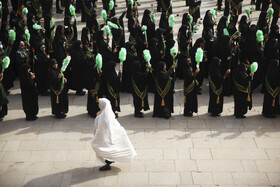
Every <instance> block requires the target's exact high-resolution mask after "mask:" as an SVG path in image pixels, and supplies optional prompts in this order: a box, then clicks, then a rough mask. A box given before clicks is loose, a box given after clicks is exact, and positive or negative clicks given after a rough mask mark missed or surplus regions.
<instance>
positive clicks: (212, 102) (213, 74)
mask: <svg viewBox="0 0 280 187" xmlns="http://www.w3.org/2000/svg"><path fill="white" fill-rule="evenodd" d="M220 63H221V60H220V59H219V58H217V57H213V58H212V61H211V65H210V72H209V96H210V99H209V105H208V113H211V116H219V115H220V113H222V112H223V104H224V96H223V80H224V77H223V74H222V72H221V65H220Z"/></svg>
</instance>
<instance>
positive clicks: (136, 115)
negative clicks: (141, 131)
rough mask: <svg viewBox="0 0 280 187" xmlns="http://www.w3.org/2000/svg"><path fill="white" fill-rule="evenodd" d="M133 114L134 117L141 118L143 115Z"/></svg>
mask: <svg viewBox="0 0 280 187" xmlns="http://www.w3.org/2000/svg"><path fill="white" fill-rule="evenodd" d="M134 116H135V117H136V118H143V117H144V116H143V114H140V113H139V114H134Z"/></svg>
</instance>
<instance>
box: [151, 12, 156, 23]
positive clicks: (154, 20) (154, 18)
mask: <svg viewBox="0 0 280 187" xmlns="http://www.w3.org/2000/svg"><path fill="white" fill-rule="evenodd" d="M151 16H152V20H153V22H154V23H156V16H155V13H154V12H152V14H151Z"/></svg>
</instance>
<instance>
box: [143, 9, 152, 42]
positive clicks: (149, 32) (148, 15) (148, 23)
mask: <svg viewBox="0 0 280 187" xmlns="http://www.w3.org/2000/svg"><path fill="white" fill-rule="evenodd" d="M142 25H146V26H147V31H146V32H147V37H148V41H150V39H152V38H154V37H155V23H154V22H153V21H152V19H151V11H150V10H148V9H146V10H145V11H144V14H143V18H142Z"/></svg>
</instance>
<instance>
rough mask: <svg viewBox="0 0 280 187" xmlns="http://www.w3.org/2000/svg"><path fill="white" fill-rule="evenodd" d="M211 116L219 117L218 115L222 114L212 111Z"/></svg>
mask: <svg viewBox="0 0 280 187" xmlns="http://www.w3.org/2000/svg"><path fill="white" fill-rule="evenodd" d="M211 116H212V117H217V116H221V115H220V114H217V113H211Z"/></svg>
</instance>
